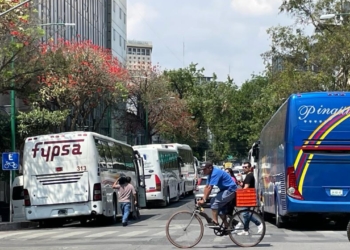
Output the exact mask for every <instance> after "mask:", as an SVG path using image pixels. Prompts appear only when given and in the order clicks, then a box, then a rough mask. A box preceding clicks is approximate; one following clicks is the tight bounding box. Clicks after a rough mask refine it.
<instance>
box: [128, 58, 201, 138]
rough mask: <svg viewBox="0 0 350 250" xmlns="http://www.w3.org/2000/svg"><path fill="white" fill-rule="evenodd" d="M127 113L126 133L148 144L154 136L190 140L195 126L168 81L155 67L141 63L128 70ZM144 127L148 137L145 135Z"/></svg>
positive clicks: (185, 105) (184, 104)
mask: <svg viewBox="0 0 350 250" xmlns="http://www.w3.org/2000/svg"><path fill="white" fill-rule="evenodd" d="M129 74H130V78H129V81H128V91H129V95H128V104H127V107H128V108H127V112H126V113H125V115H124V117H123V119H121V121H124V122H125V123H126V124H125V127H126V129H127V132H128V133H129V134H133V135H136V134H140V133H141V134H143V135H144V138H148V141H146V140H147V139H146V140H144V142H145V143H146V144H147V143H151V140H150V139H151V137H152V136H154V135H156V134H158V135H161V136H164V137H167V138H173V139H174V140H176V138H178V137H181V138H192V139H193V136H194V135H195V131H196V128H195V123H194V121H193V119H192V118H191V114H190V113H189V111H188V106H187V103H186V101H185V100H184V99H180V98H178V96H177V95H176V94H175V93H174V92H172V91H171V90H170V88H169V81H168V79H167V78H166V77H165V76H164V75H162V72H161V70H160V68H159V67H157V66H146V65H145V64H141V63H140V65H139V66H137V68H136V69H133V70H130V72H129ZM146 125H147V127H148V136H145V133H146Z"/></svg>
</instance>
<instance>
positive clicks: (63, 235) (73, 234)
mask: <svg viewBox="0 0 350 250" xmlns="http://www.w3.org/2000/svg"><path fill="white" fill-rule="evenodd" d="M84 233H88V232H87V231H79V232H70V233H66V234H61V235H56V236H53V237H51V238H54V239H62V238H68V237H71V236H75V235H79V234H84Z"/></svg>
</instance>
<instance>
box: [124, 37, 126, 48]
mask: <svg viewBox="0 0 350 250" xmlns="http://www.w3.org/2000/svg"><path fill="white" fill-rule="evenodd" d="M124 50H126V42H125V39H124Z"/></svg>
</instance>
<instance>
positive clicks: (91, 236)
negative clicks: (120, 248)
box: [85, 231, 119, 238]
mask: <svg viewBox="0 0 350 250" xmlns="http://www.w3.org/2000/svg"><path fill="white" fill-rule="evenodd" d="M118 232H119V231H109V232H108V231H107V232H102V233H96V234H95V233H94V234H90V235H86V236H85V237H86V238H97V237H103V236H106V235H109V234H114V233H115V234H116V233H118ZM116 236H117V235H116Z"/></svg>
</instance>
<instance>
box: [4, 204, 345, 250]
mask: <svg viewBox="0 0 350 250" xmlns="http://www.w3.org/2000/svg"><path fill="white" fill-rule="evenodd" d="M193 204H194V203H193V199H192V198H191V197H187V198H185V199H182V200H180V202H177V203H173V204H171V205H170V206H168V207H167V208H152V209H143V210H141V218H140V219H139V220H137V221H131V222H130V224H129V225H128V226H127V227H122V225H121V223H118V224H116V225H110V226H103V225H102V226H101V225H97V224H94V223H90V224H88V225H86V226H82V225H80V224H79V223H73V224H70V225H65V226H63V227H60V228H46V229H41V228H34V229H23V230H17V231H2V232H0V249H10V250H73V249H74V250H90V249H91V250H98V249H101V250H102V249H103V250H105V249H123V250H136V249H142V250H148V249H152V250H156V249H159V250H160V249H161V250H167V249H176V248H175V247H173V246H172V245H171V244H170V243H169V242H168V240H167V239H166V236H165V224H166V221H167V219H168V218H169V217H170V215H171V214H172V213H174V212H176V211H178V210H183V209H189V208H188V207H193ZM266 224H267V232H266V236H265V238H264V240H263V241H262V242H261V243H260V244H259V245H258V246H257V247H258V248H259V249H260V248H263V249H282V248H283V249H285V250H296V249H297V250H303V249H305V250H313V249H315V250H316V249H317V250H323V249H327V250H328V249H337V250H343V249H344V250H345V249H346V250H348V249H350V242H349V241H348V239H347V237H346V232H345V229H344V230H336V229H335V228H334V227H332V226H329V227H323V228H317V227H312V226H311V227H310V224H306V225H296V226H294V227H293V228H289V229H278V228H276V227H275V226H274V225H273V224H271V223H269V222H267V223H266ZM232 247H237V246H235V245H234V244H233V243H232V242H231V241H230V239H229V238H228V237H227V236H225V237H216V236H215V235H214V234H213V232H212V230H210V229H208V228H206V229H205V234H204V237H203V239H202V241H201V242H200V243H199V244H198V245H197V246H196V247H195V248H194V249H217V248H222V249H225V248H232ZM237 248H238V247H237Z"/></svg>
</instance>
